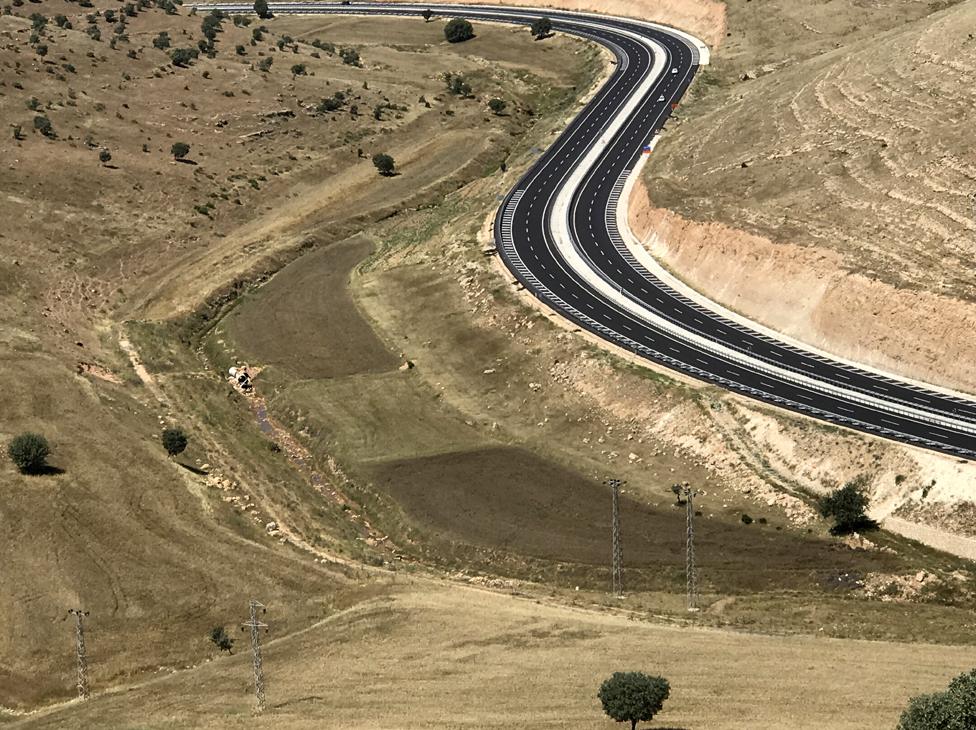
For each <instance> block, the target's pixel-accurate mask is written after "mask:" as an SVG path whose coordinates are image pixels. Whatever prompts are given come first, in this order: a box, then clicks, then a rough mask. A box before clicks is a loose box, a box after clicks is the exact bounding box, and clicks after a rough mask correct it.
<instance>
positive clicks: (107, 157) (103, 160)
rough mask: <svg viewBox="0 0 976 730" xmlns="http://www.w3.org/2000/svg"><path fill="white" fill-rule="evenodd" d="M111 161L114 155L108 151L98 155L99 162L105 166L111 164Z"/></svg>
mask: <svg viewBox="0 0 976 730" xmlns="http://www.w3.org/2000/svg"><path fill="white" fill-rule="evenodd" d="M111 159H112V153H111V152H109V151H108V150H102V151H101V152H99V153H98V161H99V162H101V163H102V164H103V165H105V164H107V163H108V162H110V161H111Z"/></svg>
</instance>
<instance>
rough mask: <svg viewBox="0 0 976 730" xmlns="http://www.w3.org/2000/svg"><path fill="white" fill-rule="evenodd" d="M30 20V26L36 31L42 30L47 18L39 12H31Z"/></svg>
mask: <svg viewBox="0 0 976 730" xmlns="http://www.w3.org/2000/svg"><path fill="white" fill-rule="evenodd" d="M30 21H31V27H32V28H33V29H34V30H36V31H37V32H38V33H40V32H42V31H43V30H44V27H45V26H46V25H47V18H45V17H44V16H43V15H41V14H40V13H31V14H30Z"/></svg>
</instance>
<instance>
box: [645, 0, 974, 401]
mask: <svg viewBox="0 0 976 730" xmlns="http://www.w3.org/2000/svg"><path fill="white" fill-rule="evenodd" d="M974 19H976V5H974V4H973V3H972V2H962V3H914V2H895V3H847V2H829V3H818V4H813V5H810V4H796V3H784V2H773V3H763V4H761V5H757V4H756V3H748V2H745V0H733V2H731V3H730V4H729V10H728V30H729V33H730V37H729V38H727V39H726V41H725V43H724V44H723V45H722V46H721V47H720V48H719V49H718V52H717V53H716V54H715V56H714V57H713V65H712V66H711V67H709V68H707V69H706V70H704V72H703V74H702V78H701V80H700V82H699V83H698V84H697V87H696V89H695V90H694V91H693V93H692V95H691V97H690V99H689V101H688V103H686V104H684V105H683V111H682V112H680V113H679V116H680V117H681V120H680V121H676V122H672V124H671V125H669V126H670V127H671V129H670V130H669V131H668V132H667V133H666V135H665V139H664V142H663V143H662V144H661V145H660V146H659V147H658V148H657V149H658V152H660V154H659V155H656V156H655V160H654V164H653V165H651V166H650V168H649V172H648V177H647V183H648V192H649V196H650V200H651V201H652V202H651V203H650V204H648V203H647V202H645V201H639V202H640V205H639V206H638V208H640V209H641V210H638V212H637V216H636V220H637V225H638V228H639V229H640V231H641V233H642V234H643V235H644V236H645V237H646V238H647V240H648V243H649V245H650V246H651V248H652V250H654V251H655V253H657V254H658V255H660V256H661V257H663V258H664V259H665V260H666V261H667V262H668V263H669V265H671V266H672V267H673V268H674V269H675V270H676V271H677V273H679V275H681V276H683V277H685V278H687V280H688V281H689V282H691V283H693V284H694V285H695V286H697V287H700V288H702V289H703V290H705V291H706V292H708V293H709V294H710V295H712V296H714V297H716V298H717V299H719V300H720V301H723V302H725V303H728V304H729V305H730V306H731V307H733V308H735V309H737V310H740V311H742V312H744V313H746V314H748V315H750V316H753V317H756V318H758V319H760V320H762V321H764V322H766V323H768V324H770V325H771V326H773V327H776V328H779V329H781V330H783V331H785V332H787V333H789V334H792V335H794V336H796V337H797V338H799V339H801V340H805V341H809V342H812V343H814V344H817V345H819V346H822V347H824V348H826V349H829V350H832V351H835V352H838V353H840V354H842V355H846V356H848V357H853V358H857V359H861V360H865V361H867V362H870V363H873V364H876V365H878V366H882V367H886V368H889V369H892V370H895V371H898V372H904V373H905V374H908V375H911V376H913V377H918V378H922V379H926V380H930V381H932V382H936V383H940V384H944V385H947V386H950V387H956V388H962V389H965V390H969V391H973V390H974V389H976V377H974V375H973V373H974V371H973V369H972V368H971V367H970V366H969V365H968V363H970V362H971V361H972V359H973V356H974V354H976V350H974V349H973V342H972V338H971V337H969V332H970V331H971V329H972V325H973V322H974V321H976V278H974V277H973V275H972V266H971V261H972V258H973V255H974V253H976V243H974V241H976V218H974V215H976V214H974V209H973V207H972V204H971V203H972V195H973V193H974V192H976V186H974V179H976V159H974V157H973V153H972V150H971V145H970V144H969V136H968V130H969V128H970V126H971V122H972V108H973V99H972V93H971V89H972V87H973V80H974V74H976V41H974V40H973V38H972V37H971V35H970V30H971V28H972V26H973V21H974ZM662 209H667V210H668V211H671V212H670V213H669V212H665V211H664V210H662Z"/></svg>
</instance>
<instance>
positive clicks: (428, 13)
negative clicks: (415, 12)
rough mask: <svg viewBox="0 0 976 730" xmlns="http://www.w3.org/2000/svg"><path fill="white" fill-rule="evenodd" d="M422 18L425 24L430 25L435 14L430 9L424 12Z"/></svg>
mask: <svg viewBox="0 0 976 730" xmlns="http://www.w3.org/2000/svg"><path fill="white" fill-rule="evenodd" d="M421 16H423V19H424V22H425V23H429V22H430V19H431V18H433V17H434V12H433V11H432V10H431V9H430V8H427V9H426V10H425V11H424V12H422V13H421Z"/></svg>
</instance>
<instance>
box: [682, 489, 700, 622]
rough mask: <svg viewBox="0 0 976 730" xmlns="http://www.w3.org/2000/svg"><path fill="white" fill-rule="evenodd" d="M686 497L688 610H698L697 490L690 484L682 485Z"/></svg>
mask: <svg viewBox="0 0 976 730" xmlns="http://www.w3.org/2000/svg"><path fill="white" fill-rule="evenodd" d="M681 487H682V493H683V494H684V497H685V510H686V534H685V583H686V588H687V591H688V610H689V611H697V610H698V572H697V570H696V569H695V503H694V502H695V499H694V498H695V494H696V492H695V490H693V489H692V488H691V487H690V486H689V485H688V482H685V483H684V484H682V485H681Z"/></svg>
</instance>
